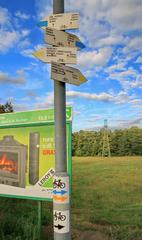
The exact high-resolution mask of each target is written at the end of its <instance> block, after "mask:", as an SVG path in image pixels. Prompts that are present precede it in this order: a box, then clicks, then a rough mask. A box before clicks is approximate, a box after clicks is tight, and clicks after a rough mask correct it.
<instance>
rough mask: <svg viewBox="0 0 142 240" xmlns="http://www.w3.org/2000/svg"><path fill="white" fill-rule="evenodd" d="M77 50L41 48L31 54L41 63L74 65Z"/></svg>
mask: <svg viewBox="0 0 142 240" xmlns="http://www.w3.org/2000/svg"><path fill="white" fill-rule="evenodd" d="M76 53H77V48H69V47H66V48H65V47H51V48H42V49H40V50H38V51H36V52H34V53H33V55H34V56H35V57H37V58H38V59H40V60H41V61H43V62H46V63H51V62H57V63H71V64H76Z"/></svg>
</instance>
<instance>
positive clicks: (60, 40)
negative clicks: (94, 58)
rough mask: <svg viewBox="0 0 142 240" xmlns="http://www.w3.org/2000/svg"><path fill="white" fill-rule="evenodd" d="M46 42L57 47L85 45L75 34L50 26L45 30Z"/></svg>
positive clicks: (80, 46) (81, 46) (79, 46)
mask: <svg viewBox="0 0 142 240" xmlns="http://www.w3.org/2000/svg"><path fill="white" fill-rule="evenodd" d="M45 42H46V43H48V44H51V45H54V46H57V47H77V48H78V49H80V48H84V47H85V46H84V44H83V43H82V42H81V41H80V39H79V38H78V37H77V36H75V35H74V34H70V33H67V32H63V31H59V30H56V29H52V28H48V27H47V28H46V30H45Z"/></svg>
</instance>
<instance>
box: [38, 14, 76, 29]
mask: <svg viewBox="0 0 142 240" xmlns="http://www.w3.org/2000/svg"><path fill="white" fill-rule="evenodd" d="M37 25H38V26H39V27H41V28H43V29H45V28H46V27H51V28H55V29H58V30H66V29H77V28H79V13H63V14H62V13H61V14H52V15H50V16H47V17H45V18H43V19H42V20H41V21H40V22H39V23H38V24H37Z"/></svg>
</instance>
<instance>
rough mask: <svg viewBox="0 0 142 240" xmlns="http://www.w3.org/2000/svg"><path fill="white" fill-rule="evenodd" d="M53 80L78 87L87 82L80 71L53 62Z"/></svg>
mask: <svg viewBox="0 0 142 240" xmlns="http://www.w3.org/2000/svg"><path fill="white" fill-rule="evenodd" d="M51 79H53V80H56V81H60V82H65V83H69V84H73V85H77V86H79V85H81V84H82V83H84V82H86V81H87V79H86V78H85V77H84V76H83V75H82V73H81V72H80V71H79V70H78V69H76V68H72V67H67V66H64V65H62V64H57V63H53V62H52V65H51Z"/></svg>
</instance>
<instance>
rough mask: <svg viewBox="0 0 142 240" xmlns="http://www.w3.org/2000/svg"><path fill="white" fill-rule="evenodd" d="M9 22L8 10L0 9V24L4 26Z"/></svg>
mask: <svg viewBox="0 0 142 240" xmlns="http://www.w3.org/2000/svg"><path fill="white" fill-rule="evenodd" d="M8 22H9V15H8V10H7V9H6V8H2V7H0V24H1V25H4V24H7V23H8Z"/></svg>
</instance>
